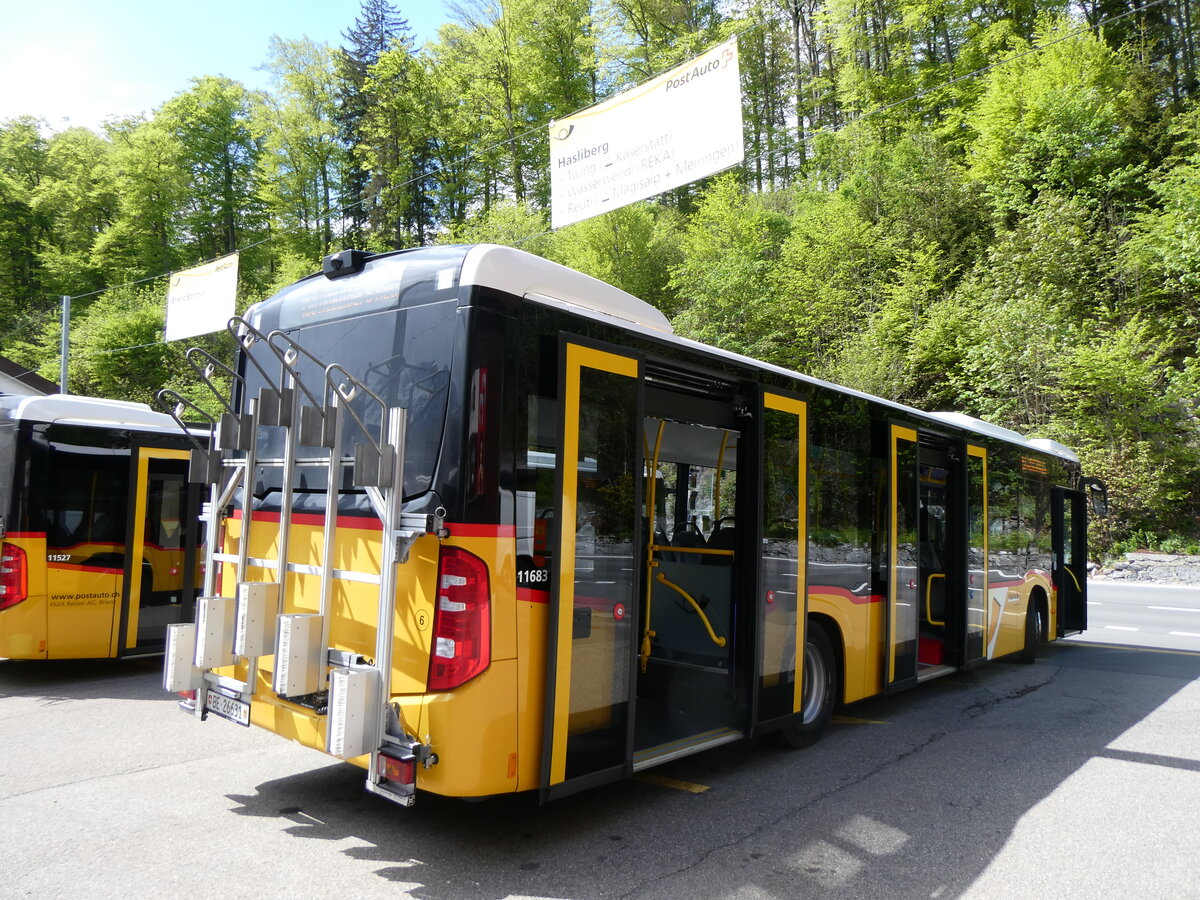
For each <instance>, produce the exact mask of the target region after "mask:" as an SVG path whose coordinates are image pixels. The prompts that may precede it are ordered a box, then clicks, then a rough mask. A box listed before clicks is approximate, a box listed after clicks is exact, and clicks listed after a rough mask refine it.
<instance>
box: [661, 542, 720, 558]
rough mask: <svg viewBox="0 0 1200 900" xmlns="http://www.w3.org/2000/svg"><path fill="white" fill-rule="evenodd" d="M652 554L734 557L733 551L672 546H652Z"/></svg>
mask: <svg viewBox="0 0 1200 900" xmlns="http://www.w3.org/2000/svg"><path fill="white" fill-rule="evenodd" d="M650 550H651V552H653V551H655V550H661V551H662V552H663V553H697V554H700V555H701V556H733V555H734V553H733V551H732V550H714V549H711V548H709V547H673V546H671V545H670V544H651V545H650Z"/></svg>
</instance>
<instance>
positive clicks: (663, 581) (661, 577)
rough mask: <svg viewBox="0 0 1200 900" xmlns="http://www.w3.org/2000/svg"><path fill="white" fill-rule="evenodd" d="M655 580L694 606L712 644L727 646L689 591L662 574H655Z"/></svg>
mask: <svg viewBox="0 0 1200 900" xmlns="http://www.w3.org/2000/svg"><path fill="white" fill-rule="evenodd" d="M654 579H655V580H656V581H657V582H658V583H659V584H665V585H666V586H667V587H669V588H670V589H671V590H673V591H675V593H677V594H679V596H681V597H683V599H684V600H686V601H687V602H688V603H690V604H692V609H694V610H696V615H698V616H699V617H700V621H701V622H703V623H704V630H705V631H707V632H708V636H709V638H710V639H711V640H712V642H713V643H714V644H716V645H717V646H718V647H724V646H725V638H723V637H720V636H719V635H718V634H717V633H716V632H715V631H713V627H712V623H711V622H709V621H708V616H706V615H705V614H704V610H702V609H701V608H700V604H699V603H697V602H696V601H695V600H694V599H692V595H691V594H689V593H688V592H687V591H685V590H684V589H683V588H681V587H680V586H679V585H677V584H676V583H675V582H673V581H668V580H667V576H666V575H664V574H663V573H662V572H657V573H655V575H654Z"/></svg>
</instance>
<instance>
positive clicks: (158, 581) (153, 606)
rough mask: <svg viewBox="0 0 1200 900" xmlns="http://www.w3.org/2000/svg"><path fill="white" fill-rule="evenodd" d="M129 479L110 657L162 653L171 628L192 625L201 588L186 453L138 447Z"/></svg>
mask: <svg viewBox="0 0 1200 900" xmlns="http://www.w3.org/2000/svg"><path fill="white" fill-rule="evenodd" d="M133 466H134V472H133V477H132V478H131V479H130V502H129V509H130V513H129V532H128V539H127V547H128V553H127V562H126V566H125V572H124V579H123V583H122V588H121V610H120V617H119V621H118V622H117V623H115V624H116V625H117V628H116V629H115V630H114V634H119V635H121V637H120V639H119V645H118V646H114V647H113V648H112V655H114V656H115V655H121V654H128V653H130V652H138V651H145V650H148V649H158V648H159V647H160V646H161V645H162V644H163V642H164V641H165V640H166V630H167V626H168V625H173V624H176V623H178V622H187V621H191V619H192V617H193V609H194V603H195V591H196V584H197V576H198V573H197V559H196V557H197V552H196V534H197V531H198V529H197V528H195V527H188V526H189V525H194V523H195V522H196V512H197V511H196V509H195V495H196V488H195V487H194V486H192V485H190V484H189V483H188V478H187V468H188V452H187V451H186V450H168V449H163V448H154V447H139V448H137V449H136V452H135V456H134V459H133Z"/></svg>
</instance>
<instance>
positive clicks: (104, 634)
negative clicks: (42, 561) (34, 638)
mask: <svg viewBox="0 0 1200 900" xmlns="http://www.w3.org/2000/svg"><path fill="white" fill-rule="evenodd" d="M80 432H81V430H80V429H77V428H75V427H73V426H61V425H50V426H46V429H45V435H46V440H45V441H44V443H41V442H39V452H38V455H37V457H36V459H35V468H36V469H38V470H41V471H43V472H44V475H42V476H41V477H42V478H44V481H42V482H40V487H41V489H42V490H44V491H45V498H44V501H43V503H42V507H43V508H42V514H43V515H44V516H45V528H46V650H47V655H48V656H49V657H50V658H53V659H94V658H99V657H106V656H109V655H111V654H110V645H111V642H112V640H113V621H114V617H115V616H116V615H117V612H118V608H119V606H120V603H119V600H120V593H121V578H122V573H123V571H124V558H125V557H124V554H125V545H124V525H125V504H126V495H127V490H128V483H127V479H128V472H129V455H128V451H127V450H124V449H121V448H116V447H103V446H95V445H92V444H90V443H88V440H87V437H86V436H85V435H83V434H81V433H80Z"/></svg>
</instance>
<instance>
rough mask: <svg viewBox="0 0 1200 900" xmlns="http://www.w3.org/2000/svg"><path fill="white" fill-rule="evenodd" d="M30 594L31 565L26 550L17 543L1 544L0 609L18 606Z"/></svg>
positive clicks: (6, 542)
mask: <svg viewBox="0 0 1200 900" xmlns="http://www.w3.org/2000/svg"><path fill="white" fill-rule="evenodd" d="M28 596H29V567H28V566H27V565H26V561H25V551H24V550H22V549H21V548H20V547H18V546H17V545H16V544H10V543H9V542H8V541H5V542H4V543H3V544H0V609H8V608H9V607H10V606H16V605H17V604H18V603H20V602H21V601H22V600H24V599H25V598H26V597H28Z"/></svg>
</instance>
